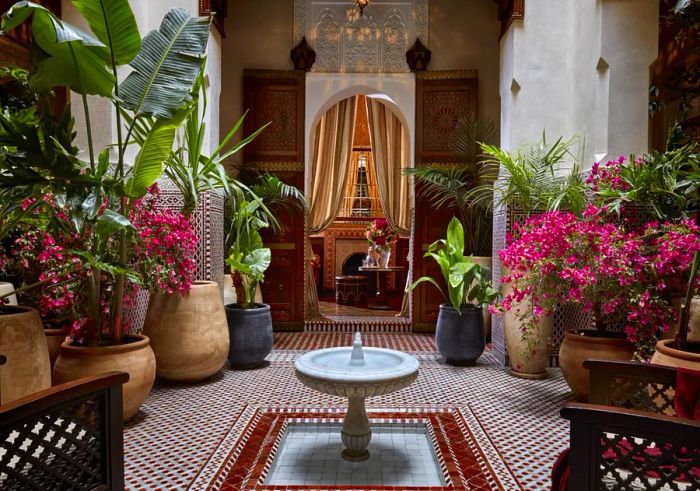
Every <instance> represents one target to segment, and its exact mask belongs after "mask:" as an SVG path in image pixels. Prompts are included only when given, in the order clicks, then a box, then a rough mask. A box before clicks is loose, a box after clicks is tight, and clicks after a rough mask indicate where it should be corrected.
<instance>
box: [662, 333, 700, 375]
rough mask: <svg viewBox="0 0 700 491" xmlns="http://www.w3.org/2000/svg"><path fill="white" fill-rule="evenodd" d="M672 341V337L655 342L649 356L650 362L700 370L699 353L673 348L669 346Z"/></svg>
mask: <svg viewBox="0 0 700 491" xmlns="http://www.w3.org/2000/svg"><path fill="white" fill-rule="evenodd" d="M673 342H674V341H673V340H672V339H662V340H661V341H659V342H658V343H656V351H655V352H654V355H653V356H652V357H651V362H652V363H656V364H657V365H666V366H669V367H676V368H678V367H682V368H691V369H693V370H700V353H691V352H690V351H681V350H679V349H676V348H673V347H671V344H673Z"/></svg>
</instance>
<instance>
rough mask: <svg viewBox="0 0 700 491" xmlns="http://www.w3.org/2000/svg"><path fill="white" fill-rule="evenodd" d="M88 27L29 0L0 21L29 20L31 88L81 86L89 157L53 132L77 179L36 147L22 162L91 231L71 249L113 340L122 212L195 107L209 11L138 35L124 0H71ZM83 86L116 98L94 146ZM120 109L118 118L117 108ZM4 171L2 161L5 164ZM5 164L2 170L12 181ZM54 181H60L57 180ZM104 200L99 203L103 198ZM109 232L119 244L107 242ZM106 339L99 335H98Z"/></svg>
mask: <svg viewBox="0 0 700 491" xmlns="http://www.w3.org/2000/svg"><path fill="white" fill-rule="evenodd" d="M71 1H72V3H73V5H74V6H75V7H76V9H77V10H78V12H79V13H80V14H81V15H82V17H83V19H84V20H85V22H86V24H87V25H88V26H89V27H90V30H91V31H92V32H91V33H86V32H84V31H82V30H80V29H79V28H77V27H75V26H72V25H70V24H69V23H67V22H65V21H63V20H61V19H59V18H58V17H56V16H55V15H54V14H53V13H52V12H50V11H49V10H47V9H46V8H45V7H43V6H41V5H39V4H37V3H34V2H29V1H21V2H17V3H15V4H14V5H13V6H12V8H10V10H8V11H7V12H6V13H5V14H4V15H3V16H2V22H1V25H0V29H1V30H2V32H10V31H12V30H13V29H16V28H18V27H19V26H21V25H23V24H27V25H28V26H29V28H30V30H31V34H32V38H33V40H34V43H35V45H36V47H37V48H38V49H37V50H36V51H37V52H38V53H40V56H37V57H36V58H35V63H34V66H33V67H32V71H31V75H30V78H29V84H30V86H31V87H32V88H33V89H34V90H36V91H38V92H48V91H50V90H52V89H54V88H56V87H66V88H68V89H70V90H71V91H73V92H75V93H76V94H78V95H79V96H80V99H81V101H82V106H83V112H84V114H85V128H84V129H85V132H86V137H87V138H86V139H87V146H88V149H87V150H88V155H87V161H83V160H80V159H79V158H77V157H76V156H75V155H73V154H72V153H71V151H70V149H68V148H65V146H64V145H60V142H58V141H55V139H54V140H51V145H53V148H54V149H55V150H57V151H58V152H61V153H62V155H63V156H64V157H65V159H64V160H66V159H67V160H68V161H69V162H70V163H71V164H72V165H73V166H74V171H75V174H77V175H79V176H81V178H80V179H76V180H70V183H69V184H68V185H67V184H66V182H65V179H62V180H61V181H60V186H59V184H57V182H58V181H57V180H52V179H53V178H55V177H56V175H57V174H58V168H57V167H56V166H54V165H53V164H52V163H47V162H46V161H45V160H44V159H43V158H42V157H41V156H38V158H37V159H36V160H34V161H28V162H25V163H24V167H23V170H27V169H29V170H35V171H37V175H39V176H41V178H43V179H45V180H46V182H45V184H46V187H47V188H48V190H51V191H57V192H58V193H59V194H61V195H63V196H62V198H61V201H62V202H64V203H65V204H66V209H67V211H68V212H69V213H70V214H71V222H72V223H74V225H75V227H76V229H77V230H76V232H78V233H88V234H92V237H93V239H94V240H91V241H90V243H91V246H90V250H89V251H79V252H80V254H79V256H80V257H81V258H82V259H83V265H84V267H86V268H88V269H89V270H91V271H92V274H90V275H88V285H87V287H88V290H89V292H88V295H87V297H88V298H89V303H90V306H89V311H90V312H91V313H92V315H93V316H94V319H93V320H94V325H95V327H94V328H95V329H96V332H98V333H103V332H109V336H108V337H109V338H110V340H111V342H112V343H119V342H121V337H122V324H121V322H122V304H123V295H124V290H125V281H130V282H137V281H138V278H137V277H135V276H134V275H132V274H131V273H130V272H129V271H128V267H127V265H128V264H129V251H130V247H129V243H130V240H131V238H132V236H133V227H132V226H131V223H130V222H129V218H128V217H129V212H130V210H131V208H132V206H133V205H134V203H135V202H136V201H137V200H138V199H139V198H141V197H143V196H144V194H145V193H146V192H147V190H148V188H149V187H150V186H151V185H152V184H153V183H155V182H156V181H157V179H158V178H159V177H160V176H161V175H162V174H163V172H164V167H165V166H166V165H167V163H168V158H169V156H170V154H171V151H172V148H173V144H174V141H175V135H176V132H177V130H178V128H179V127H180V126H181V125H182V122H183V121H184V120H185V119H186V118H187V117H188V116H189V114H190V113H191V111H192V110H193V105H192V103H191V93H192V87H193V85H194V83H195V81H196V80H197V77H198V75H199V74H200V72H201V70H202V64H203V60H204V53H205V50H206V46H207V40H208V36H209V28H210V18H208V17H193V16H192V15H190V14H189V12H187V11H186V10H183V9H178V8H175V9H172V10H170V11H169V12H168V13H167V14H166V15H165V17H164V18H163V20H162V23H161V25H160V28H159V29H157V30H153V31H151V32H150V33H148V34H147V35H146V36H144V37H143V38H142V37H141V34H140V32H139V30H138V27H137V24H136V19H135V17H134V14H133V12H132V10H131V7H130V5H129V1H128V0H71ZM126 65H129V66H130V67H131V72H130V73H129V74H128V76H127V77H126V78H125V79H124V81H123V82H121V83H120V82H119V81H118V77H117V73H118V71H119V70H120V68H125V66H126ZM88 95H94V96H99V97H102V98H106V99H108V100H109V101H111V103H112V104H113V106H114V115H115V118H116V130H117V131H116V133H117V135H116V136H117V141H116V142H115V143H114V144H113V145H111V146H109V147H108V148H105V149H103V150H102V151H100V152H99V154H98V153H97V149H95V148H94V141H93V126H92V123H91V118H90V113H91V105H90V102H89V99H88ZM125 114H126V115H128V118H124V117H123V116H124V115H125ZM144 123H147V125H146V127H147V131H146V132H145V133H144V134H142V135H141V136H142V138H141V139H140V140H138V141H137V143H138V146H139V150H138V153H137V155H136V157H135V159H134V161H133V162H132V163H131V165H127V162H126V161H125V155H126V149H127V147H128V146H129V145H130V144H133V143H134V142H135V141H136V139H135V138H133V135H134V132H136V131H137V130H138V129H139V128H141V127H143V126H144ZM3 170H5V171H7V170H8V169H7V168H5V169H3ZM12 178H13V175H12V169H10V170H9V173H8V172H4V173H3V179H7V181H8V182H9V181H11V180H12ZM55 186H59V189H55ZM105 207H106V208H105ZM113 242H116V243H117V244H118V246H117V247H116V249H117V251H116V253H115V252H114V249H115V248H114V247H112V246H110V245H109V244H110V243H113ZM103 275H104V276H107V277H109V278H112V280H113V282H114V295H113V296H112V298H113V304H112V308H111V312H112V314H111V316H110V318H109V320H108V322H109V325H108V326H103V325H101V319H100V315H99V313H98V305H97V304H96V302H97V301H98V300H96V299H99V298H100V291H101V290H100V289H101V288H103V287H104V286H105V285H102V284H101V283H100V278H101V277H102V276H103ZM105 341H107V340H103V342H105Z"/></svg>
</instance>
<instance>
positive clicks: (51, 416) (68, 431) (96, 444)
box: [0, 372, 129, 490]
mask: <svg viewBox="0 0 700 491" xmlns="http://www.w3.org/2000/svg"><path fill="white" fill-rule="evenodd" d="M128 379H129V375H128V374H126V373H120V372H110V373H107V374H104V375H100V376H96V377H89V378H84V379H80V380H76V381H73V382H69V383H66V384H61V385H58V386H55V387H51V388H50V389H47V390H44V391H41V392H37V393H36V394H32V395H30V396H27V397H24V398H22V399H20V400H17V401H13V402H11V403H9V404H6V405H4V406H0V449H2V450H4V453H3V452H0V489H10V490H25V489H46V490H53V489H71V490H73V489H77V490H83V489H84V490H88V489H89V490H92V489H109V490H123V489H124V442H123V435H122V384H124V383H125V382H126V381H127V380H128Z"/></svg>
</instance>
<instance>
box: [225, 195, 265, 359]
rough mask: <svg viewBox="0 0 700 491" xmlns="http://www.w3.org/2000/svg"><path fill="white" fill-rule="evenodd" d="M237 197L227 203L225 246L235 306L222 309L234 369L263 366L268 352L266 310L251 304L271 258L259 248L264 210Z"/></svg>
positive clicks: (253, 199) (253, 198)
mask: <svg viewBox="0 0 700 491" xmlns="http://www.w3.org/2000/svg"><path fill="white" fill-rule="evenodd" d="M251 194H252V193H238V195H237V196H235V197H233V198H232V199H230V200H229V203H228V206H230V207H231V208H232V209H231V210H230V220H231V224H230V228H229V231H228V238H227V241H226V242H227V244H230V247H229V257H228V258H227V259H226V264H227V265H228V266H230V267H231V278H232V282H233V287H234V289H235V290H236V303H233V304H228V305H226V306H225V309H226V317H227V320H228V328H229V337H230V348H229V355H228V358H229V361H230V362H231V366H232V367H234V368H256V367H260V366H263V365H265V357H266V356H267V355H269V354H270V352H271V351H272V316H271V313H270V306H269V305H266V304H259V303H256V302H255V296H256V292H257V290H258V285H259V284H260V283H261V282H262V281H263V280H264V278H265V270H267V268H268V267H269V266H270V262H271V259H272V254H271V252H270V249H269V248H267V247H264V246H263V241H262V237H261V236H260V230H261V229H263V228H267V227H268V226H269V224H270V223H269V218H268V210H267V208H266V207H265V205H264V204H263V202H262V198H260V197H258V196H251Z"/></svg>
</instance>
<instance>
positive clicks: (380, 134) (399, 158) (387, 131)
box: [367, 97, 413, 236]
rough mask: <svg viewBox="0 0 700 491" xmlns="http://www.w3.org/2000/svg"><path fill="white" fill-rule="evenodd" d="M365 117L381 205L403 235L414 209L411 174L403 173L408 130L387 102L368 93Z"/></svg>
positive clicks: (406, 232) (408, 227) (405, 233)
mask: <svg viewBox="0 0 700 491" xmlns="http://www.w3.org/2000/svg"><path fill="white" fill-rule="evenodd" d="M367 118H368V119H369V136H370V142H371V145H372V152H373V154H374V169H375V171H376V175H377V189H378V190H379V198H380V200H381V203H382V208H383V209H384V214H385V216H386V219H387V220H388V221H389V224H390V225H391V227H392V228H393V229H394V230H395V231H396V232H397V233H398V234H399V235H403V236H406V235H408V234H409V233H410V230H411V213H412V212H413V193H412V189H413V187H412V184H413V182H412V178H409V177H408V176H404V175H403V169H405V168H407V167H408V166H409V165H410V146H409V141H408V132H407V130H406V127H405V126H404V125H403V124H402V123H401V121H400V120H399V118H397V117H396V116H395V115H394V113H392V112H391V110H390V109H389V108H388V107H387V106H386V105H384V104H383V103H382V102H381V101H379V100H377V99H373V98H371V97H367Z"/></svg>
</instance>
